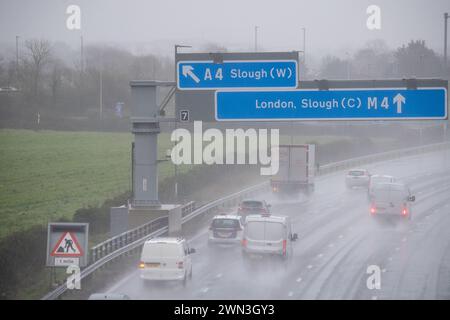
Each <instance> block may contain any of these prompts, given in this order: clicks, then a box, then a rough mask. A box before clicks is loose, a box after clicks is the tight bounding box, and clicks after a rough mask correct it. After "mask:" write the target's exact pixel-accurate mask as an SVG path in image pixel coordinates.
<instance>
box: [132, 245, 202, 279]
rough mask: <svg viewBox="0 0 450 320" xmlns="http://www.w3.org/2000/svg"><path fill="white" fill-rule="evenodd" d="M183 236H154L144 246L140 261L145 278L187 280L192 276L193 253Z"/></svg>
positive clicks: (142, 274) (193, 250) (142, 275)
mask: <svg viewBox="0 0 450 320" xmlns="http://www.w3.org/2000/svg"><path fill="white" fill-rule="evenodd" d="M192 253H195V249H193V248H189V246H188V244H187V241H186V240H185V239H183V238H153V239H150V240H147V241H146V242H145V243H144V246H143V247H142V253H141V261H140V263H139V269H140V273H141V274H140V276H141V279H143V280H182V281H183V284H184V285H185V284H186V280H187V279H188V278H189V279H190V278H192V261H191V254H192Z"/></svg>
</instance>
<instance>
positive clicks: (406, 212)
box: [402, 208, 408, 216]
mask: <svg viewBox="0 0 450 320" xmlns="http://www.w3.org/2000/svg"><path fill="white" fill-rule="evenodd" d="M402 214H403V215H404V216H406V215H407V214H408V210H406V208H403V210H402Z"/></svg>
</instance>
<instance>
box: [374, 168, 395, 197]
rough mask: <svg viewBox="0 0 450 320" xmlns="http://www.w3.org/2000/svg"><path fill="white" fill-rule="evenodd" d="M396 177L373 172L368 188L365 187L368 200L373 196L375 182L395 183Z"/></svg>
mask: <svg viewBox="0 0 450 320" xmlns="http://www.w3.org/2000/svg"><path fill="white" fill-rule="evenodd" d="M395 182H396V179H395V178H394V177H393V176H388V175H381V174H374V175H372V176H371V177H370V181H369V188H368V189H367V196H368V197H369V200H371V199H372V197H373V190H374V188H375V186H376V185H377V184H380V183H395Z"/></svg>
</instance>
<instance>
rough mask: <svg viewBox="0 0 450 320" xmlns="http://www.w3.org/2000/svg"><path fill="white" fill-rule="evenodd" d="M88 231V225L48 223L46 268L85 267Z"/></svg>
mask: <svg viewBox="0 0 450 320" xmlns="http://www.w3.org/2000/svg"><path fill="white" fill-rule="evenodd" d="M88 229H89V224H88V223H49V225H48V236H47V266H50V267H67V266H70V265H77V266H80V267H84V266H86V265H87V263H88V257H87V252H88V248H87V246H88Z"/></svg>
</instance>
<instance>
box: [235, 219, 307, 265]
mask: <svg viewBox="0 0 450 320" xmlns="http://www.w3.org/2000/svg"><path fill="white" fill-rule="evenodd" d="M297 238H298V236H297V234H296V233H292V225H291V221H290V219H289V217H286V216H274V215H271V214H262V215H250V216H247V218H246V219H245V224H244V236H243V239H242V252H243V256H244V259H245V261H249V260H258V259H261V258H264V257H281V258H282V259H283V260H285V261H287V260H288V258H290V257H291V256H292V254H293V249H292V242H293V241H296V240H297Z"/></svg>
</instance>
